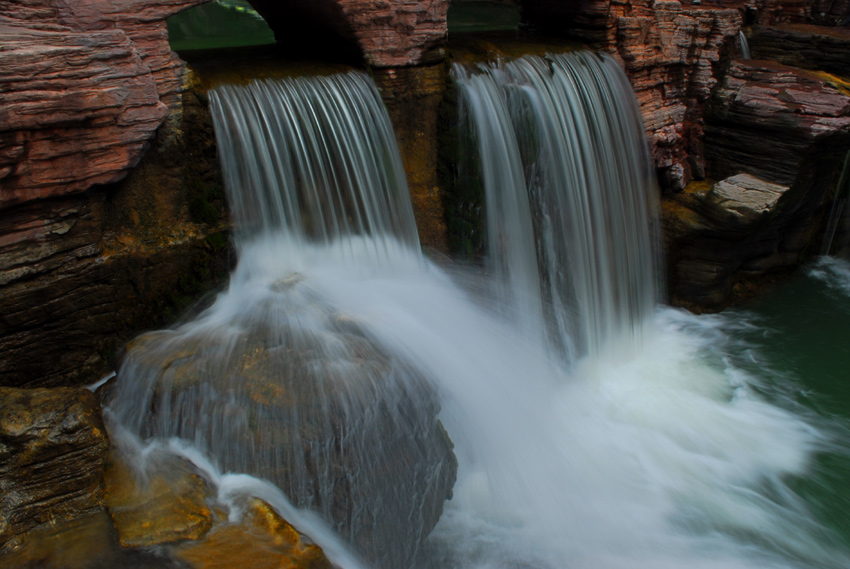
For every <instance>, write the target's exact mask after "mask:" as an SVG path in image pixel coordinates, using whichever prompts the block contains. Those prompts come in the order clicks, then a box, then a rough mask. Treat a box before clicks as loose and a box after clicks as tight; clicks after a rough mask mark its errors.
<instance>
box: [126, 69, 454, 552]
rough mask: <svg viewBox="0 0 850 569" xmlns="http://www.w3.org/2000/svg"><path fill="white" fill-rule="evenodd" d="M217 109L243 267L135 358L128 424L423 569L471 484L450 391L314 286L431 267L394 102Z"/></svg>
mask: <svg viewBox="0 0 850 569" xmlns="http://www.w3.org/2000/svg"><path fill="white" fill-rule="evenodd" d="M210 100H211V111H212V114H213V118H214V125H215V129H216V136H217V139H218V144H219V153H220V156H221V162H222V166H223V171H224V176H225V183H226V187H227V190H228V198H229V203H230V204H231V210H232V212H233V217H234V221H235V223H236V227H237V230H236V246H237V250H238V253H239V264H238V266H237V268H236V270H235V272H234V274H233V275H232V276H231V283H230V288H229V290H228V291H226V293H224V294H222V295H221V296H220V297H219V298H218V300H217V302H216V303H215V304H214V305H213V306H212V307H211V308H210V309H209V310H207V311H206V312H204V313H203V314H202V315H201V316H200V317H199V318H198V319H196V320H195V321H192V322H189V323H188V324H186V325H184V326H181V327H179V328H177V329H175V330H167V331H161V332H156V333H152V334H147V335H144V336H141V337H140V338H137V339H136V340H135V341H134V342H133V343H131V345H130V346H129V347H128V350H127V354H126V356H125V358H124V361H123V363H122V366H121V369H120V370H119V379H120V380H119V382H118V385H117V387H116V391H117V393H116V396H115V398H114V402H113V404H112V405H111V408H112V411H111V412H112V414H113V416H114V417H116V418H117V420H118V421H119V422H120V423H121V424H122V425H123V426H124V428H125V429H126V430H128V431H129V432H130V433H131V434H133V435H137V436H141V437H144V438H146V439H168V438H171V437H178V438H181V439H185V440H189V441H191V442H192V443H193V444H194V445H195V446H196V447H197V448H198V449H200V450H201V451H203V452H206V453H208V454H209V455H210V456H211V458H212V461H213V463H214V464H215V465H216V467H217V468H219V469H222V470H223V471H225V472H228V471H229V472H246V473H250V474H253V475H255V476H258V477H261V478H263V479H266V480H269V481H272V482H274V483H275V484H277V485H278V486H279V487H280V488H281V489H282V490H283V491H284V492H285V494H286V495H287V496H288V497H289V498H290V500H292V502H293V503H294V504H295V505H296V506H302V507H306V508H309V509H312V510H315V511H318V512H320V513H321V514H322V516H323V517H324V519H325V520H326V521H327V522H328V523H330V524H332V526H333V527H334V528H335V529H336V530H337V531H338V532H339V533H340V534H341V535H342V537H343V538H344V539H346V540H347V541H348V542H349V543H353V544H355V545H356V548H357V550H358V551H359V552H360V553H362V554H363V555H364V556H365V557H366V558H367V559H369V560H370V562H372V563H374V564H376V565H378V566H383V567H399V566H404V565H409V564H410V559H411V556H412V555H413V553H414V552H415V551H416V547H417V545H418V543H419V542H421V540H422V539H423V538H424V536H425V535H427V533H428V532H429V531H430V529H431V528H432V527H433V525H434V524H435V523H436V521H437V518H438V517H439V515H440V511H441V510H442V504H443V501H444V500H445V499H446V498H447V497H448V496H449V495H450V494H451V486H452V484H453V482H454V476H455V460H454V456H453V455H452V453H451V443H450V442H449V441H448V439H447V438H446V436H445V433H444V431H443V429H442V426H440V424H439V423H438V422H437V420H436V418H435V417H436V414H437V412H438V409H439V403H438V402H437V400H436V394H435V392H434V390H433V387H432V386H431V385H430V384H428V383H427V382H426V381H425V379H424V378H423V377H422V374H421V373H420V372H418V371H416V370H415V369H412V368H411V367H410V366H409V365H408V364H407V363H406V361H405V360H404V358H401V357H399V356H398V355H397V354H393V353H389V352H386V351H385V350H384V349H383V348H382V347H381V346H380V345H378V344H377V343H376V342H375V341H374V340H373V339H372V338H371V336H370V335H369V334H368V333H367V331H366V330H365V329H364V328H363V327H362V323H361V322H360V321H359V319H358V318H356V317H352V316H351V314H350V313H349V312H348V311H347V310H346V309H344V308H341V307H340V306H338V305H336V304H334V303H332V302H331V301H330V300H329V299H328V298H327V297H326V296H325V295H323V294H322V293H321V292H319V291H317V290H316V289H315V285H314V282H315V279H316V278H317V276H318V275H327V276H330V277H331V278H332V277H333V271H337V270H343V271H346V270H348V271H351V273H345V272H343V275H340V277H339V280H338V281H337V282H338V284H339V285H340V286H347V285H346V283H347V282H348V281H350V280H351V278H357V277H356V275H358V274H359V273H360V272H365V274H367V275H368V274H371V270H372V269H371V267H377V266H381V265H382V264H389V265H390V266H398V265H399V263H409V264H411V265H413V266H419V265H420V264H421V263H422V259H421V256H420V253H419V248H418V237H417V234H416V227H415V224H414V221H413V213H412V208H411V204H410V199H409V197H408V195H407V184H406V181H405V176H404V170H403V168H402V166H401V158H400V155H399V153H398V149H397V147H396V144H395V138H394V134H393V131H392V128H391V125H390V123H389V118H388V116H387V114H386V111H385V109H384V107H383V103H382V102H381V99H380V96H379V95H378V93H377V90H376V89H375V87H374V85H373V84H372V82H371V81H370V80H369V79H368V77H366V76H365V75H363V74H359V73H351V74H347V75H336V76H332V77H317V78H298V79H291V80H285V81H266V82H255V83H252V84H250V85H247V86H244V87H239V86H237V87H220V88H218V89H216V90H213V91H212V92H211V93H210ZM328 271H331V273H328Z"/></svg>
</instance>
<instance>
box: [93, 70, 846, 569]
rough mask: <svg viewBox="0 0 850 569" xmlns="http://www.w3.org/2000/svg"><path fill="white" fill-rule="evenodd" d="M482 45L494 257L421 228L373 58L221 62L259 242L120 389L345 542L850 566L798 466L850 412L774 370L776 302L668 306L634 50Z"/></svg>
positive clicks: (632, 561) (184, 441)
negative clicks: (754, 335) (325, 71)
mask: <svg viewBox="0 0 850 569" xmlns="http://www.w3.org/2000/svg"><path fill="white" fill-rule="evenodd" d="M456 74H457V75H456V77H457V79H458V82H459V84H460V85H461V88H462V90H463V93H464V95H463V103H462V106H463V109H464V111H465V113H466V117H467V118H468V119H469V125H470V128H472V131H473V138H474V139H476V142H478V143H481V144H482V149H481V151H480V152H479V154H480V155H481V158H482V160H484V161H485V166H484V167H483V168H482V172H483V173H484V175H485V185H487V186H492V187H493V188H494V189H492V191H491V189H488V190H487V192H488V194H487V195H486V196H485V198H486V200H487V201H488V203H487V206H486V208H487V211H486V217H487V233H488V237H489V243H490V245H489V257H490V263H491V266H490V270H488V271H486V273H485V274H479V273H478V272H473V271H470V270H461V269H457V270H454V268H452V267H449V268H447V269H443V268H441V267H438V266H437V265H436V264H433V263H431V262H429V261H428V260H427V259H426V258H424V257H423V256H422V255H421V254H420V251H419V249H418V247H417V240H416V234H415V231H414V229H415V228H414V227H413V223H412V215H411V213H410V211H411V205H410V200H409V197H408V195H407V192H406V184H405V182H404V176H403V173H402V169H401V166H400V161H399V159H398V150H397V149H396V147H395V144H394V137H393V136H392V131H391V130H390V128H389V122H388V119H387V116H386V112H385V111H384V110H383V107H382V105H381V104H380V98H379V97H378V95H377V92H376V90H375V87H374V86H373V84H372V83H371V81H370V80H369V79H368V77H367V76H366V75H364V74H360V73H355V74H348V75H341V76H334V77H328V78H311V79H290V80H283V81H279V82H278V81H275V82H257V83H253V84H251V85H248V86H243V87H227V88H220V89H217V90H216V91H214V92H213V93H211V102H212V111H213V113H214V114H215V127H216V132H217V137H218V139H219V152H220V154H221V161H222V165H223V168H224V170H225V181H226V184H227V191H228V194H229V199H230V201H231V209H232V211H233V217H234V221H235V222H236V224H237V229H236V233H235V238H236V243H237V250H238V254H239V261H238V265H237V266H236V268H235V270H234V272H233V274H232V277H231V282H230V285H229V288H228V289H227V290H225V291H223V292H222V293H221V294H220V295H219V296H218V298H217V299H216V301H215V303H214V304H213V305H212V306H210V307H209V308H208V309H206V310H205V311H204V312H202V313H201V314H200V315H199V316H198V317H197V318H195V319H194V320H192V321H190V322H186V323H183V324H181V325H179V326H177V327H175V328H173V329H169V330H161V331H157V332H152V333H148V334H144V335H142V336H140V337H139V338H137V339H135V340H134V341H133V342H131V343H130V345H129V346H128V347H127V353H126V355H125V357H124V359H123V361H122V364H121V367H120V368H119V370H118V372H117V376H118V377H117V382H116V384H115V386H114V387H113V388H112V392H111V399H110V401H109V402H108V415H109V416H110V417H112V418H113V419H114V421H116V422H118V423H120V425H121V428H122V429H123V430H126V431H127V432H128V433H130V435H132V436H135V437H139V438H141V439H143V443H144V444H150V445H153V446H159V447H168V448H179V449H183V450H182V451H181V452H184V454H185V455H186V456H197V455H201V456H203V459H202V460H206V461H208V463H209V465H208V467H207V468H205V469H204V471H205V472H207V473H208V475H209V476H210V477H211V479H212V483H215V484H218V485H219V494H225V495H230V494H233V493H234V492H242V491H250V492H260V493H261V494H263V495H267V496H271V497H272V498H271V499H270V500H269V502H270V503H272V504H273V505H277V506H278V507H281V508H284V507H288V506H286V504H287V500H288V501H290V502H292V503H294V505H295V506H296V507H297V508H300V509H301V510H299V511H304V510H306V511H308V512H309V514H307V515H306V516H305V517H306V518H308V519H309V518H311V516H312V517H315V516H314V515H313V513H315V514H317V515H318V516H320V517H321V518H322V519H323V520H324V522H323V523H320V524H318V525H317V527H324V525H325V524H327V525H328V526H330V527H331V528H332V529H333V531H335V532H336V533H337V534H339V535H340V536H341V538H342V540H343V541H344V542H346V543H347V544H348V545H349V546H351V547H352V548H353V549H354V550H355V551H356V554H355V555H352V556H349V555H339V556H337V557H335V560H336V562H337V564H338V565H339V566H341V567H342V568H343V569H353V568H354V567H356V566H358V564H357V562H356V559H355V558H356V557H357V555H362V556H363V557H364V558H365V560H366V565H368V566H371V567H385V568H392V569H403V568H406V567H415V568H416V569H446V568H458V567H466V568H474V569H485V568H486V569H516V568H526V567H535V568H542V569H558V568H562V567H571V568H575V569H589V568H592V567H604V568H605V569H650V568H651V569H674V568H675V569H678V568H681V567H690V568H694V569H728V568H733V569H766V568H768V569H778V568H781V569H799V568H802V567H806V568H809V567H822V568H824V569H843V568H844V567H848V566H850V554H848V551H847V547H846V544H842V543H841V539H842V538H841V537H840V536H838V537H836V533H835V531H834V529H832V528H830V527H829V526H828V525H826V524H825V523H822V522H821V520H820V519H819V512H821V510H819V509H818V506H819V504H818V503H817V500H814V499H811V498H808V497H807V496H806V491H805V490H800V484H799V483H800V481H801V480H809V479H810V478H811V479H812V480H813V484H815V485H818V484H820V482H821V480H823V479H824V478H823V477H821V478H816V477H814V476H815V474H816V473H817V472H818V468H819V466H818V464H819V463H818V462H817V461H816V457H818V456H821V455H823V454H824V453H828V452H832V451H833V450H834V449H836V448H840V449H846V447H847V444H846V442H842V439H841V437H845V438H846V432H847V431H846V430H841V428H840V426H839V427H835V426H834V425H832V424H831V423H829V422H828V421H829V419H823V420H822V419H820V418H818V417H813V413H807V412H805V411H801V410H800V408H799V403H798V395H799V393H798V392H799V391H801V390H800V389H799V388H798V387H796V386H792V387H789V388H788V390H787V391H789V392H792V393H791V394H789V395H785V393H784V392H783V391H781V390H777V389H772V388H773V386H774V385H777V384H781V382H782V381H783V376H782V374H774V373H773V372H772V371H771V368H770V366H769V363H765V362H763V361H762V360H761V359H760V355H759V353H758V352H757V350H755V349H752V350H751V349H749V347H748V346H742V345H741V342H740V341H739V340H740V334H739V331H740V329H741V328H746V329H747V330H753V329H755V330H758V331H759V332H761V331H762V330H761V329H759V328H758V323H752V322H750V321H748V320H747V318H746V317H745V316H740V315H739V316H735V315H725V316H694V315H691V314H688V313H685V312H681V311H677V310H673V309H666V308H659V307H654V306H653V303H654V301H655V299H656V296H657V294H658V292H657V290H656V287H655V278H656V275H657V273H656V271H657V267H656V265H657V262H656V259H655V257H654V253H653V247H654V237H653V233H654V230H653V223H654V221H653V216H654V215H655V213H654V210H655V208H654V207H653V204H652V195H653V193H654V188H653V187H652V184H651V177H652V176H651V172H650V170H649V166H648V164H649V162H648V160H647V156H646V148H645V146H644V145H643V143H642V140H643V131H642V128H641V126H640V123H639V120H638V118H637V116H638V115H636V114H635V112H634V100H633V99H632V98H631V95H630V91H629V89H628V86H627V84H626V82H625V79H624V77H623V75H622V73H621V72H620V71H619V70H618V69H617V68H616V66H615V65H614V62H613V61H612V60H610V59H608V58H606V57H599V56H596V55H591V54H575V55H568V56H555V55H553V56H549V57H547V58H535V57H532V58H523V59H520V60H517V61H514V62H509V63H504V64H500V65H495V66H488V67H484V68H480V69H478V70H473V71H464V70H456ZM464 120H466V119H464ZM493 280H496V281H497V283H496V285H495V287H492V288H495V289H496V290H497V291H498V294H497V295H492V294H488V293H489V291H490V290H491V284H492V281H493ZM766 335H767V332H766V331H765V332H764V334H762V336H766ZM618 338H620V339H621V340H622V341H618ZM623 345H626V346H628V347H629V350H626V351H628V352H630V353H629V355H628V357H625V356H622V355H619V354H618V352H617V351H618V350H619V349H620V348H621V347H622V346H623ZM735 349H737V350H739V351H741V352H744V355H743V356H741V357H737V358H736V357H732V355H731V354H733V353H734V352H733V350H735ZM613 356H618V357H613ZM788 383H792V382H791V381H789V382H788ZM776 392H778V393H776ZM437 419H439V420H437ZM831 429H832V430H831ZM833 431H834V432H835V433H838V434H837V435H834V432H833ZM112 432H113V433H114V432H115V431H112ZM173 439H179V440H177V441H174V440H173ZM836 441H837V442H836ZM842 445H843V446H842ZM186 449H189V450H186ZM842 452H844V450H842ZM829 456H830V457H832V456H838V457H839V460H843V459H844V458H845V457H846V456H847V454H841V455H838V454H834V455H829ZM202 460H200V459H199V462H201V461H202ZM210 473H212V474H210ZM237 473H248V474H250V475H252V476H253V477H256V479H260V480H256V479H255V478H251V477H250V476H244V475H238V474H237ZM455 476H456V477H457V479H456V481H455ZM221 485H226V486H227V488H224V489H222V488H221ZM270 487H271V488H270ZM252 488H253V490H252ZM275 488H279V489H280V491H282V493H283V494H285V498H284V497H283V495H282V494H280V493H276V492H275V491H274V490H275ZM827 496H828V495H827ZM450 497H451V499H450V500H449V498H450ZM839 509H840V508H839ZM232 513H233V512H231V514H232ZM287 516H289V514H287ZM296 517H297V513H296ZM432 528H433V531H432ZM429 533H430V535H429ZM322 535H323V532H320V533H319V535H316V534H312V535H311V536H312V537H313V538H316V539H323V538H322V537H321V536H322ZM426 536H427V539H426ZM320 545H323V546H326V547H327V548H328V550H338V549H339V548H338V547H337V545H336V544H335V543H330V544H329V545H328V544H327V543H326V542H320ZM349 560H351V561H349Z"/></svg>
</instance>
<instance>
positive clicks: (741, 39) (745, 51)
mask: <svg viewBox="0 0 850 569" xmlns="http://www.w3.org/2000/svg"><path fill="white" fill-rule="evenodd" d="M738 47H739V48H740V50H741V58H742V59H752V58H753V55H752V53H750V42H748V41H747V36H746V34H744V30H738Z"/></svg>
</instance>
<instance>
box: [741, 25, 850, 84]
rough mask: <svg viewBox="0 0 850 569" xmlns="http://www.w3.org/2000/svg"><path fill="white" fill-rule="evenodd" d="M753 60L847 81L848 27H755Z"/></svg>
mask: <svg viewBox="0 0 850 569" xmlns="http://www.w3.org/2000/svg"><path fill="white" fill-rule="evenodd" d="M750 46H751V48H752V52H753V57H754V58H756V59H764V60H770V61H777V62H779V63H783V64H785V65H790V66H793V67H801V68H803V69H811V70H815V71H826V72H828V73H835V74H838V75H842V76H843V77H847V78H850V28H846V27H844V28H838V27H826V26H813V25H810V24H784V25H777V26H756V27H754V28H753V30H752V33H751V35H750Z"/></svg>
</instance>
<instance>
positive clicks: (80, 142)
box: [0, 0, 205, 208]
mask: <svg viewBox="0 0 850 569" xmlns="http://www.w3.org/2000/svg"><path fill="white" fill-rule="evenodd" d="M203 1H205V0H177V1H169V0H80V1H75V2H60V1H58V0H29V1H23V0H0V33H2V36H3V47H4V49H3V50H0V92H2V93H3V103H4V104H3V106H2V108H0V184H2V185H0V208H2V207H7V206H10V205H14V204H18V203H23V202H26V201H28V200H32V199H42V198H45V197H50V196H57V195H64V194H68V193H73V192H81V191H84V190H86V189H88V188H90V187H91V186H93V185H95V184H105V183H110V182H114V181H117V180H119V179H121V178H122V177H123V176H124V175H126V173H127V171H128V170H129V169H130V168H132V167H134V166H135V165H136V164H137V163H138V161H139V159H140V158H141V156H142V155H143V153H144V152H145V150H146V149H147V147H148V145H147V141H148V140H150V139H151V137H152V136H153V135H154V132H155V131H156V129H157V128H158V127H159V126H160V125H161V124H162V123H163V121H165V119H166V117H167V116H168V113H169V108H171V110H172V111H178V110H179V109H178V107H179V102H180V100H179V95H180V91H181V89H182V84H183V66H182V63H181V62H180V61H179V59H177V57H176V55H174V54H173V53H172V52H171V50H170V48H169V46H168V37H167V31H166V28H165V20H166V18H167V17H168V16H170V15H171V14H173V13H176V12H178V11H180V10H183V9H185V8H187V7H189V6H192V5H195V4H199V3H202V2H203Z"/></svg>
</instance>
